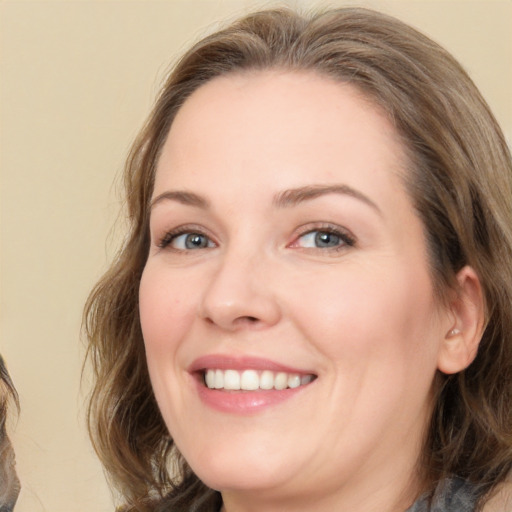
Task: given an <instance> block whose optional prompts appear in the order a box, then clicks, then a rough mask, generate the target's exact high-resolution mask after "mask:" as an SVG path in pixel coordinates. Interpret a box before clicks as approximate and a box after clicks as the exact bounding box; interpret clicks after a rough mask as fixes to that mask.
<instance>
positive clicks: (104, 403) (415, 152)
mask: <svg viewBox="0 0 512 512" xmlns="http://www.w3.org/2000/svg"><path fill="white" fill-rule="evenodd" d="M269 68H279V69H284V70H303V71H312V72H316V73H319V74H321V75H324V76H328V77H331V78H334V79H335V80H338V81H340V82H344V83H350V84H352V85H353V86H355V87H357V88H359V90H361V91H362V92H363V93H364V94H365V95H366V96H367V97H368V98H369V99H371V100H372V101H374V102H375V103H376V104H378V105H379V106H380V107H381V108H383V109H384V110H385V112H386V113H387V114H388V116H389V118H390V119H391V121H392V122H393V124H394V126H395V128H396V130H397V132H398V133H399V135H400V136H401V138H402V140H403V144H404V147H405V148H406V151H407V153H408V155H409V161H410V165H409V172H408V173H407V176H405V180H406V184H407V187H408V190H409V192H410V195H411V197H412V200H413V202H414V204H415V207H416V209H417V211H418V213H419V215H420V217H421V219H422V221H423V223H424V226H425V231H426V236H427V239H428V246H429V251H430V261H431V266H432V276H433V281H434V283H435V285H436V289H437V291H438V293H439V296H440V297H441V298H442V297H444V293H445V291H446V290H448V289H450V287H453V286H455V284H454V283H455V275H456V273H457V271H458V270H460V269H461V267H462V266H463V265H466V264H468V265H471V266H472V267H473V268H474V269H475V271H476V272H477V274H478V276H479V277H480V279H481V282H482V286H483V290H484V294H485V302H486V306H487V311H486V314H487V317H486V318H487V327H486V330H485V333H484V335H483V338H482V341H481V345H480V349H479V352H478V355H477V357H476V360H475V361H474V362H473V364H472V365H471V366H470V367H469V368H468V369H467V370H466V371H463V372H461V373H459V374H457V375H450V376H447V375H442V374H439V375H438V376H437V381H436V384H437V386H436V390H437V394H436V403H435V408H434V413H433V417H432V421H431V425H430V430H429V434H428V438H427V440H426V443H425V447H424V453H423V457H422V459H421V460H420V461H419V464H420V465H421V471H422V473H423V474H424V475H425V481H426V482H427V488H428V490H430V491H432V490H433V488H434V486H435V483H436V482H437V481H439V480H440V479H442V478H444V477H445V476H449V475H458V476H460V477H462V478H465V479H468V480H470V481H472V482H474V483H476V484H477V485H478V486H479V487H478V490H479V495H480V496H481V497H482V499H481V501H484V499H485V496H487V495H488V494H489V492H490V491H491V490H492V489H493V488H494V487H495V486H496V485H497V484H498V483H499V482H501V481H503V480H504V478H505V476H506V474H507V472H508V471H509V470H510V469H511V467H512V434H511V433H512V415H511V408H510V404H511V398H512V397H511V392H512V339H511V337H512V211H511V197H512V169H511V157H510V152H509V150H508V148H507V145H506V142H505V140H504V137H503V135H502V133H501V131H500V129H499V127H498V125H497V123H496V121H495V119H494V117H493V115H492V114H491V112H490V110H489V108H488V106H487V104H486V103H485V101H484V100H483V99H482V97H481V95H480V93H479V92H478V90H477V89H476V87H475V86H474V84H473V83H472V81H471V80H470V78H469V77H468V76H467V74H466V73H465V71H464V70H463V69H462V68H461V66H460V65H459V64H458V63H457V62H456V61H455V60H454V59H453V57H452V56H451V55H449V54H448V53H447V52H446V51H445V50H443V49H442V48H441V47H440V46H438V45H437V44H436V43H434V42H432V41H431V40H430V39H428V38H427V37H425V36H423V35H422V34H420V33H419V32H417V31H416V30H414V29H413V28H411V27H409V26H407V25H405V24H403V23H402V22H400V21H398V20H396V19H394V18H391V17H389V16H386V15H383V14H380V13H377V12H374V11H370V10H366V9H358V8H346V9H339V10H333V11H329V12H326V13H323V14H319V15H314V16H311V17H303V16H301V15H298V14H296V13H295V12H293V11H291V10H287V9H282V10H271V11H263V12H259V13H255V14H252V15H249V16H247V17H245V18H243V19H241V20H239V21H237V22H235V23H234V24H232V25H231V26H229V27H228V28H226V29H224V30H222V31H220V32H217V33H215V34H213V35H211V36H209V37H206V38H205V39H203V40H202V41H200V42H199V43H197V44H196V45H195V46H194V47H192V48H191V49H190V51H188V52H187V53H186V54H185V55H184V57H183V58H182V59H181V61H180V62H179V63H178V64H177V66H176V67H175V69H174V70H173V71H172V73H171V74H170V76H169V78H168V79H167V81H166V83H165V84H164V86H163V89H162V91H161V94H160V96H159V97H158V99H157V101H156V104H155V107H154V109H153V111H152V113H151V114H150V116H149V119H148V121H147V123H146V125H145V127H144V129H143V130H142V132H141V133H140V135H139V137H138V139H137V140H136V142H135V144H134V145H133V148H132V151H131V153H130V156H129V159H128V162H127V166H126V171H125V187H126V197H127V206H128V216H129V222H130V228H129V234H128V237H127V239H126V242H125V244H124V246H123V248H122V249H121V251H120V252H119V255H118V257H117V259H116V260H115V261H114V263H113V264H112V266H111V268H110V270H109V271H108V272H107V273H106V274H105V275H104V277H103V278H102V279H101V281H100V282H99V283H98V284H97V285H96V287H95V289H94V290H93V292H92V293H91V295H90V297H89V300H88V303H87V306H86V309H85V317H84V318H85V324H84V325H85V331H86V335H87V337H88V340H89V357H90V360H91V361H92V365H93V368H94V372H95V378H96V382H95V387H94V390H93V393H92V398H91V402H90V408H89V428H90V432H91V436H92V439H93V442H94V446H95V448H96V450H97V452H98V454H99V456H100V458H101V460H102V461H103V464H104V466H105V468H106V470H107V472H108V474H109V475H110V478H111V480H112V482H113V483H114V484H115V485H116V486H117V488H118V489H119V490H120V491H121V493H122V494H123V497H124V499H125V502H126V503H127V504H128V510H140V511H146V510H155V507H154V506H153V505H150V502H151V500H152V499H155V498H156V499H157V500H158V499H162V498H163V497H164V496H167V498H166V500H164V501H162V503H164V502H165V503H168V504H169V506H170V505H171V504H172V505H173V506H175V507H176V508H177V509H178V510H182V509H186V507H188V506H191V504H192V503H194V504H196V506H198V508H197V510H215V507H218V503H219V501H218V500H219V496H218V495H217V494H216V493H214V492H213V491H211V490H209V489H207V488H206V487H205V486H204V485H203V484H202V483H201V482H200V481H199V480H198V479H197V477H196V476H195V475H194V474H193V473H192V471H191V470H190V468H189V467H188V466H187V464H186V462H185V461H184V460H182V458H181V457H180V455H179V454H178V453H177V452H176V450H175V447H174V445H173V441H172V439H171V438H170V437H169V434H168V431H167V429H166V427H165V424H164V422H163V420H162V418H161V416H160V413H159V411H158V407H157V404H156V401H155V398H154V396H153V393H152V390H151V384H150V381H149V377H148V371H147V368H146V361H145V354H144V346H143V339H142V334H141V328H140V324H139V313H138V287H139V281H140V277H141V273H142V270H143V268H144V264H145V261H146V257H147V252H148V247H149V235H148V203H149V200H150V198H151V194H152V189H153V180H154V174H155V167H156V163H157V160H158V157H159V152H160V150H161V147H162V145H163V143H164V140H165V138H166V136H167V133H168V131H169V128H170V125H171V123H172V121H173V119H174V116H175V115H176V112H177V111H178V110H179V108H180V107H181V106H182V105H183V103H184V102H185V101H186V99H187V98H188V97H189V96H190V95H191V94H192V93H193V92H194V91H195V90H196V89H198V88H199V87H200V86H201V85H202V84H204V83H206V82H208V81H209V80H212V79H213V78H214V77H217V76H220V75H226V74H228V73H234V72H238V73H239V72H243V71H244V70H258V69H262V70H264V69H269ZM170 461H174V463H175V465H176V466H174V467H172V466H170V465H169V462H170ZM172 475H178V476H176V477H175V478H173V476H172ZM200 503H202V504H203V505H200ZM161 506H162V510H164V509H165V506H164V505H161ZM203 506H204V508H201V507H203ZM208 507H210V508H208Z"/></svg>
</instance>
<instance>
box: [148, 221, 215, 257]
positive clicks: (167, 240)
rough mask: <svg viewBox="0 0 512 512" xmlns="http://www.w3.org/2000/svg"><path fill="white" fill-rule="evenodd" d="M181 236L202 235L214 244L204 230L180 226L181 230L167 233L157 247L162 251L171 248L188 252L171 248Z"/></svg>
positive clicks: (181, 250)
mask: <svg viewBox="0 0 512 512" xmlns="http://www.w3.org/2000/svg"><path fill="white" fill-rule="evenodd" d="M181 235H200V236H204V237H205V238H207V239H208V241H209V242H212V239H211V237H210V236H208V235H207V234H206V233H205V232H204V231H203V230H202V229H200V228H198V227H197V226H180V227H179V228H176V229H173V230H171V231H168V232H167V233H165V235H164V236H163V237H162V238H161V240H160V241H159V242H158V244H157V245H158V247H159V248H160V249H166V248H170V249H172V250H175V251H180V252H186V251H185V250H183V249H176V248H173V247H169V246H170V245H171V244H172V242H174V240H176V238H178V237H180V236H181ZM213 243H215V242H213Z"/></svg>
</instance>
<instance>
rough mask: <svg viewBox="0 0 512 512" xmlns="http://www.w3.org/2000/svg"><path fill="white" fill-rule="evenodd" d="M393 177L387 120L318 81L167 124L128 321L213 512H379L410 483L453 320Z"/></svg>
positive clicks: (397, 168)
mask: <svg viewBox="0 0 512 512" xmlns="http://www.w3.org/2000/svg"><path fill="white" fill-rule="evenodd" d="M404 168H405V159H404V152H403V149H402V147H401V145H400V143H399V142H398V137H397V136H396V133H395V130H394V128H393V126H392V125H391V124H390V122H389V121H388V120H387V119H386V117H385V116H384V115H382V114H381V112H380V111H379V110H378V109H377V108H376V107H375V106H373V105H372V104H371V103H370V102H369V101H366V100H365V99H364V98H363V97H362V96H361V95H360V94H358V92H357V91H355V90H354V89H353V88H351V87H350V86H348V85H343V84H339V83H335V82H333V81H330V80H329V79H327V78H323V77H320V76H318V75H316V74H307V73H291V72H270V71H267V72H253V73H247V74H243V75H235V76H228V77H222V78H217V79H215V80H213V81H211V82H209V83H207V84H206V85H204V86H203V87H202V88H200V89H199V90H197V91H196V92H195V93H194V94H193V95H192V96H191V97H190V98H189V99H188V100H187V101H186V103H185V104H184V106H183V107H182V108H181V110H180V111H179V113H178V115H177V117H176V119H175V121H174V123H173V125H172V128H171V131H170V133H169V136H168V138H167V140H166V142H165V145H164V147H163V152H162V155H161V158H160V160H159V162H158V168H157V173H156V182H155V189H154V194H153V202H152V211H151V221H150V231H151V248H150V251H149V257H148V260H147V263H146V267H145V269H144V273H143V276H142V281H141V285H140V315H141V323H142V330H143V334H144V341H145V345H146V353H147V361H148V366H149V372H150V376H151V381H152V384H153V388H154V391H155V395H156V398H157V400H158V404H159V407H160V409H161V412H162V415H163V418H164V420H165V422H166V424H167V426H168V428H169V431H170V433H171V436H172V437H173V439H174V440H175V442H176V444H177V446H178V447H179V449H180V451H181V452H182V454H183V455H184V457H185V458H186V460H187V461H188V462H189V464H190V465H191V467H192V468H193V470H194V471H195V472H196V473H197V475H198V476H199V477H200V478H201V479H202V480H203V481H204V482H205V483H207V484H208V485H209V486H211V487H213V488H215V489H219V490H222V491H223V493H224V497H225V500H227V501H226V502H228V501H229V499H232V500H234V501H235V500H236V499H238V498H240V497H241V496H242V497H251V499H252V500H258V499H260V500H265V499H267V500H272V499H276V500H277V499H282V498H283V497H284V499H290V500H292V499H299V500H302V501H301V503H302V504H304V503H307V501H304V500H313V501H312V503H317V504H318V503H319V502H318V501H317V500H318V499H320V498H319V497H320V496H322V497H323V498H324V499H327V498H329V497H330V498H333V499H334V500H335V501H332V503H336V497H341V496H342V495H343V496H344V499H345V502H344V503H347V504H350V507H348V508H345V510H349V509H350V510H359V508H357V507H361V503H362V501H361V500H363V498H362V496H366V498H364V500H369V501H364V500H363V501H364V505H363V509H364V510H373V509H372V508H371V507H370V504H371V503H372V500H374V501H375V500H376V501H375V502H376V503H379V501H378V500H379V499H380V500H381V502H382V497H381V495H383V493H385V492H386V489H387V490H388V491H389V490H392V489H394V491H395V492H398V491H400V490H401V488H400V485H401V484H403V485H404V487H405V485H406V483H410V481H409V480H410V478H411V477H410V475H411V474H413V471H414V466H415V463H416V460H417V457H418V454H419V452H420V450H421V443H422V440H423V437H424V433H425V428H426V424H427V421H428V416H429V411H430V406H431V396H430V391H431V387H432V381H433V377H434V374H435V371H436V366H437V357H438V352H439V349H440V345H441V340H442V339H443V337H444V336H445V334H446V330H448V329H449V327H450V323H449V322H450V318H449V315H448V313H447V312H443V311H442V308H441V307H440V306H439V305H438V304H437V302H436V300H435V298H434V294H433V288H432V282H431V278H430V275H429V266H428V261H427V250H426V246H425V239H424V234H423V231H422V224H421V222H420V220H419V219H418V217H417V215H416V213H415V210H414V208H413V206H412V204H411V200H410V199H409V197H408V195H407V193H406V190H405V189H404V186H403V184H402V180H401V178H400V175H401V173H402V174H403V172H404ZM206 382H207V383H208V384H206ZM240 386H242V387H243V388H246V389H242V390H241V389H240ZM269 388H270V389H269ZM370 490H371V492H370ZM347 500H348V501H347ZM351 500H352V501H351ZM234 501H233V502H234ZM253 502H254V501H253ZM269 502H270V501H269ZM339 502H340V501H338V503H339ZM317 506H319V505H317ZM364 507H366V508H364ZM377 508H378V507H377ZM315 510H320V508H316V509H315ZM333 510H334V509H333ZM380 510H382V509H380Z"/></svg>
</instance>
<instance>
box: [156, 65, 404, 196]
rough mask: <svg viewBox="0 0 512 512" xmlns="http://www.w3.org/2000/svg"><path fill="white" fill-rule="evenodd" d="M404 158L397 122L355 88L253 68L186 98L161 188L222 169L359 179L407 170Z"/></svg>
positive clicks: (164, 161) (164, 160)
mask: <svg viewBox="0 0 512 512" xmlns="http://www.w3.org/2000/svg"><path fill="white" fill-rule="evenodd" d="M404 161H405V157H404V151H403V148H402V145H401V143H400V141H399V138H398V135H397V133H396V131H395V129H394V127H393V126H392V124H391V122H390V121H389V119H388V118H387V116H386V115H385V113H384V112H383V111H382V110H381V109H380V108H379V107H378V106H376V105H375V104H374V103H373V102H372V101H370V100H368V99H367V98H366V97H365V96H364V95H363V94H362V93H360V92H359V90H358V89H356V88H355V87H352V86H350V85H347V84H344V83H340V82H338V81H335V80H333V79H331V78H327V77H324V76H321V75H318V74H316V73H312V72H290V71H280V70H271V71H251V72H246V73H243V74H233V75H227V76H223V77H219V78H215V79H213V80H212V81H210V82H208V83H207V84H205V85H203V86H202V87H201V88H199V89H198V90H196V91H195V92H194V93H193V94H192V95H191V96H190V98H188V99H187V100H186V102H185V103H184V105H183V107H182V108H181V109H180V110H179V111H178V114H177V116H176V118H175V120H174V122H173V124H172V126H171V129H170V132H169V135H168V137H167V140H166V142H165V144H164V147H163V150H162V154H161V158H160V161H159V163H158V167H157V176H156V183H155V192H156V191H157V190H158V189H159V188H161V187H162V186H166V187H172V186H174V185H175V184H176V182H179V185H180V186H184V187H188V186H191V185H194V187H197V186H198V185H200V183H201V180H202V179H203V178H204V177H205V175H206V174H210V177H211V178H212V179H214V178H215V177H216V176H215V173H216V172H217V171H220V170H221V171H222V173H223V177H226V176H230V179H232V180H234V181H232V183H236V182H237V181H239V180H242V179H244V180H246V179H248V178H249V175H251V178H252V179H254V180H256V181H262V180H263V181H264V178H265V176H268V175H270V176H269V177H271V178H272V180H273V182H274V183H275V184H276V186H279V185H282V186H283V187H288V186H301V185H303V184H305V182H308V181H311V180H313V181H318V182H325V181H327V182H329V181H332V180H336V179H341V178H343V179H348V180H349V181H353V183H351V185H357V184H358V182H364V181H365V180H366V181H371V178H372V176H374V175H375V174H376V173H378V172H379V171H382V170H386V172H393V173H394V174H396V175H399V174H401V173H402V169H403V168H404V167H405V165H404ZM251 171H255V172H254V173H253V174H251ZM292 171H293V172H292ZM340 171H342V172H341V174H343V176H341V175H340ZM369 178H370V180H369ZM290 179H291V180H292V181H293V180H294V179H295V181H296V182H297V183H289V181H290ZM281 182H282V183H281ZM369 184H370V183H367V184H366V186H369Z"/></svg>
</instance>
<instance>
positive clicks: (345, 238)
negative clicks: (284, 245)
mask: <svg viewBox="0 0 512 512" xmlns="http://www.w3.org/2000/svg"><path fill="white" fill-rule="evenodd" d="M313 233H325V234H328V235H334V236H336V237H338V238H339V240H340V245H337V246H333V247H304V249H309V250H316V251H322V252H326V251H329V252H331V251H333V252H338V251H343V250H346V249H347V248H348V247H354V246H355V245H356V239H355V237H354V236H353V235H352V234H351V233H350V232H349V231H348V230H347V229H344V228H341V227H339V226H335V225H332V224H319V225H313V226H311V225H310V226H307V228H306V229H305V230H304V231H302V232H300V233H299V234H298V235H297V237H296V238H295V240H294V241H293V242H292V243H291V244H290V245H289V247H300V246H299V245H298V241H299V240H300V239H301V238H303V237H305V236H306V235H311V234H313Z"/></svg>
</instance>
